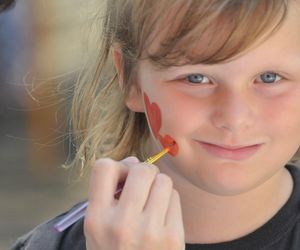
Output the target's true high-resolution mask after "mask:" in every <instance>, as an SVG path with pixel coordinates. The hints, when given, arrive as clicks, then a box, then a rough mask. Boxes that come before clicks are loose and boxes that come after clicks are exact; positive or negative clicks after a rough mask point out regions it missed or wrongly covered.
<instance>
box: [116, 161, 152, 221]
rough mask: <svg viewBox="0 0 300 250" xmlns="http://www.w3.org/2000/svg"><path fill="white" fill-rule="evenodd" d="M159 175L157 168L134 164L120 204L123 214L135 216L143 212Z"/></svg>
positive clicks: (130, 169)
mask: <svg viewBox="0 0 300 250" xmlns="http://www.w3.org/2000/svg"><path fill="white" fill-rule="evenodd" d="M157 173H158V168H157V167H155V166H154V165H151V164H146V163H139V164H133V165H132V166H131V167H130V168H129V172H128V176H127V179H126V182H125V185H124V188H123V191H122V194H121V197H120V200H119V203H118V206H119V208H120V209H121V210H122V211H123V213H131V214H132V215H134V214H136V213H140V212H141V211H142V210H143V208H144V206H145V203H146V201H147V199H148V196H149V191H150V189H151V185H152V183H153V181H154V178H155V176H156V175H157Z"/></svg>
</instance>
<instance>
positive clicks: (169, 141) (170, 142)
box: [158, 135, 179, 156]
mask: <svg viewBox="0 0 300 250" xmlns="http://www.w3.org/2000/svg"><path fill="white" fill-rule="evenodd" d="M158 139H159V141H160V143H161V145H162V146H163V147H164V148H170V151H169V154H170V155H172V156H175V155H177V153H178V150H179V148H178V144H177V143H176V142H175V140H174V139H173V138H172V137H171V136H169V135H165V136H164V137H162V136H161V135H159V138H158Z"/></svg>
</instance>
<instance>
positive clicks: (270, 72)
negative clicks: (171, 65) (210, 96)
mask: <svg viewBox="0 0 300 250" xmlns="http://www.w3.org/2000/svg"><path fill="white" fill-rule="evenodd" d="M267 74H269V75H270V74H274V76H275V79H274V81H273V82H269V83H268V82H264V81H263V80H262V79H261V77H262V76H263V75H267ZM191 76H200V77H202V78H203V79H206V81H205V82H199V83H193V82H190V80H191V79H190V77H191ZM258 78H260V80H258V81H257V79H258ZM282 79H284V77H283V76H281V75H280V74H278V73H276V72H273V71H266V72H263V73H261V74H260V75H258V76H257V77H256V78H255V80H256V82H258V83H264V84H267V85H268V84H270V85H274V84H278V82H280V81H281V80H282ZM184 80H185V81H186V82H187V83H188V84H191V85H198V84H199V85H203V84H209V83H211V80H210V79H209V77H207V76H205V75H203V74H198V73H195V74H189V75H187V76H186V77H184Z"/></svg>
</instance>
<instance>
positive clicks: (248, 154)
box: [13, 0, 300, 250]
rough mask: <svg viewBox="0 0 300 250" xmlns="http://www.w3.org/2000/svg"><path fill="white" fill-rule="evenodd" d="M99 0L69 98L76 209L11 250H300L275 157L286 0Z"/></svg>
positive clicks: (286, 92) (292, 18) (296, 96)
mask: <svg viewBox="0 0 300 250" xmlns="http://www.w3.org/2000/svg"><path fill="white" fill-rule="evenodd" d="M101 8H102V9H105V13H104V14H103V16H101V18H100V20H102V23H103V26H102V27H103V28H102V34H101V38H102V43H101V49H100V50H99V56H98V59H99V60H98V63H97V65H96V68H95V71H94V73H93V74H92V75H93V78H92V79H88V78H84V79H85V80H82V81H80V82H79V84H78V85H77V86H76V90H75V91H76V93H75V97H74V102H73V104H74V106H73V115H74V119H73V120H74V128H75V135H77V139H78V143H79V144H78V145H79V147H78V151H77V156H76V159H75V161H74V164H75V165H81V164H83V165H84V166H91V165H94V167H93V170H92V174H91V175H92V177H91V184H90V185H91V188H90V195H89V206H88V209H87V213H86V216H85V220H80V221H78V222H77V223H75V224H74V225H73V226H72V227H71V228H69V229H68V230H66V231H64V232H63V233H58V232H54V231H53V229H52V228H53V225H54V224H55V223H56V222H57V221H59V220H60V219H61V216H59V217H57V218H55V219H54V220H51V221H49V222H48V223H46V224H44V225H41V226H39V227H37V228H36V229H35V230H33V231H32V232H31V233H29V234H28V235H27V236H24V237H23V238H21V239H20V240H19V241H18V242H17V243H16V245H15V246H14V248H13V249H30V250H31V249H32V250H33V249H47V250H48V249H78V250H79V249H88V250H116V249H128V250H129V249H130V250H141V249H143V250H146V249H151V250H153V249H155V250H166V249H168V250H169V249H171V250H182V249H187V250H188V249H226V250H228V249H230V250H231V249H232V250H233V249H238V250H241V249H243V250H245V249H251V250H253V249H255V250H258V249H272V250H276V249H280V250H283V249H287V250H292V249H300V240H299V239H300V222H299V215H300V211H299V210H300V186H299V185H300V172H299V170H298V169H297V168H296V167H294V166H291V165H286V164H287V163H288V162H289V161H290V160H291V159H292V158H293V157H294V156H295V154H296V151H297V149H298V147H299V145H300V115H299V107H300V70H299V69H300V33H299V22H300V15H299V14H300V2H299V1H298V0H286V1H282V0H251V1H240V0H222V1H220V0H202V1H199V0H188V1H186V0H159V1H158V0H110V1H107V2H106V4H105V8H104V7H103V6H101ZM111 63H113V65H114V67H115V71H113V72H111V71H110V69H111V68H112V67H113V66H112V64H111ZM88 75H91V74H90V73H89V74H88ZM148 124H149V128H150V129H148ZM149 131H151V132H149ZM165 147H170V152H169V154H168V155H167V156H165V157H164V158H162V159H161V160H160V161H159V162H158V163H157V164H156V166H154V165H149V164H145V163H142V162H141V161H140V160H141V159H145V157H146V156H148V155H151V154H153V153H156V152H158V151H160V150H161V149H162V148H165ZM128 156H131V157H128ZM104 157H106V158H104ZM126 157H127V158H126ZM99 158H100V159H99ZM96 159H98V160H96ZM138 159H140V160H138ZM122 180H126V181H125V185H124V188H123V192H122V194H121V196H120V198H119V199H116V198H114V191H115V189H116V186H117V184H118V183H119V182H120V181H122ZM75 208H76V207H75ZM71 211H72V210H71Z"/></svg>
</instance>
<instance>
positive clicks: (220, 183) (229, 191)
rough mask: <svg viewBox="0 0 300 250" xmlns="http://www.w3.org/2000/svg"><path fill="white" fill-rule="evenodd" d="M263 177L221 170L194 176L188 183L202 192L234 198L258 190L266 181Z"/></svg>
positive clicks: (245, 172) (240, 171) (234, 170)
mask: <svg viewBox="0 0 300 250" xmlns="http://www.w3.org/2000/svg"><path fill="white" fill-rule="evenodd" d="M215 170H216V169H215ZM203 176H204V177H205V176H206V178H203ZM264 177H265V176H255V174H254V173H249V172H248V171H242V169H239V170H238V169H236V168H235V169H228V168H227V169H224V168H221V169H219V171H213V173H212V172H210V173H207V174H204V175H203V173H202V174H201V175H200V174H199V176H196V175H195V176H193V177H192V180H190V181H192V183H193V184H194V185H195V186H197V187H198V188H200V189H202V190H203V191H205V192H208V193H211V194H214V195H218V196H236V195H241V194H245V193H247V192H250V191H252V190H255V189H256V188H258V187H259V186H260V185H262V184H263V183H264V182H265V180H266V179H268V178H264Z"/></svg>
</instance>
